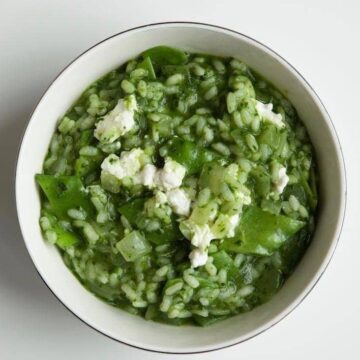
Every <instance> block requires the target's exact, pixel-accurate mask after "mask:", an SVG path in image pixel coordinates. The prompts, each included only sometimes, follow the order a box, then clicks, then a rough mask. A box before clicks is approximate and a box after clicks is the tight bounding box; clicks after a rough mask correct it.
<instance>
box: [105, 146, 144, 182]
mask: <svg viewBox="0 0 360 360" xmlns="http://www.w3.org/2000/svg"><path fill="white" fill-rule="evenodd" d="M143 153H144V152H143V150H141V149H132V150H131V151H123V152H122V153H121V156H120V157H118V156H117V155H115V154H111V155H109V156H108V157H107V158H105V159H104V161H103V162H102V164H101V169H102V170H103V171H106V172H107V173H109V174H111V175H113V176H115V177H116V178H118V179H119V180H121V179H123V178H125V177H127V176H134V175H135V174H136V173H137V172H138V171H139V170H140V168H141V163H140V160H139V157H140V156H141V155H142V154H143Z"/></svg>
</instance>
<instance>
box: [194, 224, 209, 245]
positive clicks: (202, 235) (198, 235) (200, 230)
mask: <svg viewBox="0 0 360 360" xmlns="http://www.w3.org/2000/svg"><path fill="white" fill-rule="evenodd" d="M213 239H215V235H214V234H213V233H212V231H211V229H210V227H209V225H208V224H205V225H201V226H200V225H197V224H195V225H194V227H193V236H192V238H191V244H192V245H193V246H195V247H197V248H199V249H202V250H204V249H206V248H207V247H208V246H209V245H210V242H211V240H213Z"/></svg>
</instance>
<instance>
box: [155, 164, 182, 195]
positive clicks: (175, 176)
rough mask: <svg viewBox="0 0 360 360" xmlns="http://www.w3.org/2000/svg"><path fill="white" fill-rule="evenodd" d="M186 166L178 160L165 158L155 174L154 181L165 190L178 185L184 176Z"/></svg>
mask: <svg viewBox="0 0 360 360" xmlns="http://www.w3.org/2000/svg"><path fill="white" fill-rule="evenodd" d="M185 173H186V168H185V167H184V166H182V165H181V164H179V163H178V162H176V161H174V160H172V159H171V158H167V159H166V160H165V165H164V167H163V169H162V170H159V171H158V172H157V173H156V175H155V182H156V184H157V185H158V186H160V187H163V188H164V189H166V190H171V189H174V188H177V187H180V186H181V184H182V181H183V179H184V177H185Z"/></svg>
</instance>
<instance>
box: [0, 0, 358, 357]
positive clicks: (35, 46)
mask: <svg viewBox="0 0 360 360" xmlns="http://www.w3.org/2000/svg"><path fill="white" fill-rule="evenodd" d="M359 13H360V2H359V1H356V0H353V1H349V0H343V1H337V0H301V1H294V0H271V1H266V0H265V1H260V0H258V1H249V0H248V1H242V0H233V1H232V0H216V1H213V0H200V1H199V0H198V1H196V0H178V1H171V0H161V1H156V0H153V1H147V0H130V1H121V0H112V1H110V0H109V1H107V0H102V1H101V0H99V1H96V0H61V1H60V0H59V1H49V0H42V1H40V0H32V1H19V0H18V1H16V0H1V1H0V149H1V151H0V359H1V360H9V359H28V360H31V359H36V360H39V359H40V360H41V359H52V360H55V359H61V360H63V359H87V360H91V359H96V360H99V359H101V360H103V359H134V360H136V359H141V360H146V359H180V358H182V356H179V355H178V356H170V355H161V354H154V353H150V352H145V351H140V350H137V349H133V348H130V347H128V346H125V345H122V344H118V343H116V342H115V341H113V340H110V339H108V338H106V337H105V336H102V335H100V334H99V333H97V332H95V331H94V330H92V329H90V328H89V327H87V326H86V325H84V324H83V323H82V322H80V321H79V320H78V319H77V318H75V317H74V316H73V315H72V314H71V313H70V312H68V311H67V310H66V309H65V308H64V307H63V306H62V305H61V304H60V303H59V302H58V301H57V300H56V299H55V298H54V296H53V295H52V294H51V293H50V291H49V290H48V289H47V288H46V286H45V285H44V283H43V282H42V281H41V280H40V278H39V276H38V275H37V273H36V271H35V269H34V267H33V265H32V263H31V261H30V258H29V256H28V255H27V252H26V249H25V246H24V244H23V240H22V238H21V235H20V231H19V228H18V224H17V219H16V211H15V205H14V188H13V186H14V169H15V161H16V156H17V150H18V145H19V141H20V138H21V135H22V131H23V128H24V126H25V124H26V122H27V120H28V116H29V113H30V112H31V110H32V108H33V106H34V105H35V104H36V102H37V101H38V100H39V98H40V96H41V94H42V93H43V91H44V90H45V89H46V87H47V85H48V84H49V82H50V81H51V80H52V79H53V78H54V77H55V76H56V75H57V73H58V72H59V71H60V70H61V69H62V68H63V67H64V66H65V65H66V64H67V63H69V62H70V61H71V60H72V59H73V58H74V57H76V56H77V55H78V54H80V53H81V52H83V51H84V50H85V49H87V48H88V47H89V46H91V45H93V44H95V43H96V42H98V41H100V40H102V39H104V38H106V37H108V36H109V35H112V34H114V33H117V32H120V31H122V30H125V29H127V28H131V27H134V26H138V25H141V24H146V23H151V22H160V21H170V20H188V21H199V22H208V23H213V24H218V25H222V26H225V27H229V28H232V29H235V30H238V31H240V32H243V33H245V34H247V35H250V36H251V37H254V38H255V39H257V40H259V41H261V42H263V43H265V44H267V45H268V46H270V47H271V48H273V49H274V50H275V51H277V52H278V53H279V54H281V55H282V56H283V57H285V58H286V59H287V60H288V61H289V62H290V63H291V64H293V65H294V66H295V67H296V68H297V69H298V70H299V71H300V72H301V73H302V74H303V75H304V76H305V78H306V79H307V80H308V81H309V82H310V84H311V85H312V86H313V87H314V88H315V90H316V91H317V92H318V94H319V95H320V97H321V99H322V100H323V102H324V104H325V106H326V107H327V109H328V111H329V112H330V115H331V116H332V118H333V121H334V123H335V126H336V129H337V131H338V134H339V136H340V139H341V142H342V145H343V150H344V154H345V159H346V166H347V175H348V194H349V195H348V206H347V218H346V222H345V225H344V229H343V233H342V236H341V240H340V243H339V245H338V248H337V250H336V253H335V256H334V257H333V260H332V262H331V264H330V266H329V267H328V269H327V271H326V273H325V275H324V276H323V277H322V279H321V281H320V282H319V284H318V285H317V286H316V287H315V289H314V290H313V291H312V292H311V294H310V295H309V296H308V297H307V298H306V300H305V301H304V302H303V303H302V304H301V305H300V306H299V307H298V308H297V309H296V310H295V311H294V312H293V313H292V314H290V315H289V316H288V317H287V318H286V319H285V320H283V321H281V322H280V323H279V324H278V325H276V326H275V327H273V328H272V329H270V330H268V331H267V332H265V333H264V334H262V335H260V336H258V337H256V338H254V339H252V340H250V341H248V342H246V343H243V344H241V345H238V346H234V347H232V348H229V349H225V350H222V351H219V352H213V353H208V354H203V355H196V356H191V358H192V359H218V358H220V357H221V358H223V359H239V358H241V359H267V360H271V359H276V360H281V359H286V360H288V359H301V360H302V359H306V358H309V359H312V358H314V359H327V360H331V359H339V358H344V359H347V360H351V359H359V358H360V350H359V334H360V285H359V284H360V281H359V275H360V271H359V268H360V260H359V253H360V237H359V220H360V218H359V214H360V206H359V204H360V191H359V189H360V141H359V133H360V125H359V124H360V118H359V111H356V107H359V103H360V91H359V84H360V75H359V66H360V45H359V34H360V22H359V19H358V16H359ZM29 211H31V209H29ZM205 331H206V330H205ZM185 357H186V356H185Z"/></svg>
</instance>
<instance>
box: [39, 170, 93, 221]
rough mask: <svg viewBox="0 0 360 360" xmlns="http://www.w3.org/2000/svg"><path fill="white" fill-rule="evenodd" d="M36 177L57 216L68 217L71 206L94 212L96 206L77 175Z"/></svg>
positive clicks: (89, 212) (90, 212)
mask: <svg viewBox="0 0 360 360" xmlns="http://www.w3.org/2000/svg"><path fill="white" fill-rule="evenodd" d="M35 178H36V181H37V183H38V184H39V185H40V187H41V189H42V190H43V191H44V193H45V195H46V197H47V198H48V200H49V203H50V206H51V210H52V212H53V213H54V214H55V215H56V216H57V217H59V218H67V211H68V210H69V209H71V208H76V209H78V208H82V209H83V210H85V211H86V212H87V213H88V214H89V215H90V214H93V213H94V206H93V205H92V203H91V201H90V199H89V197H88V194H87V193H86V190H85V188H84V186H83V184H82V182H81V180H80V179H79V178H78V177H77V176H52V175H43V174H37V175H36V176H35Z"/></svg>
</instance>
